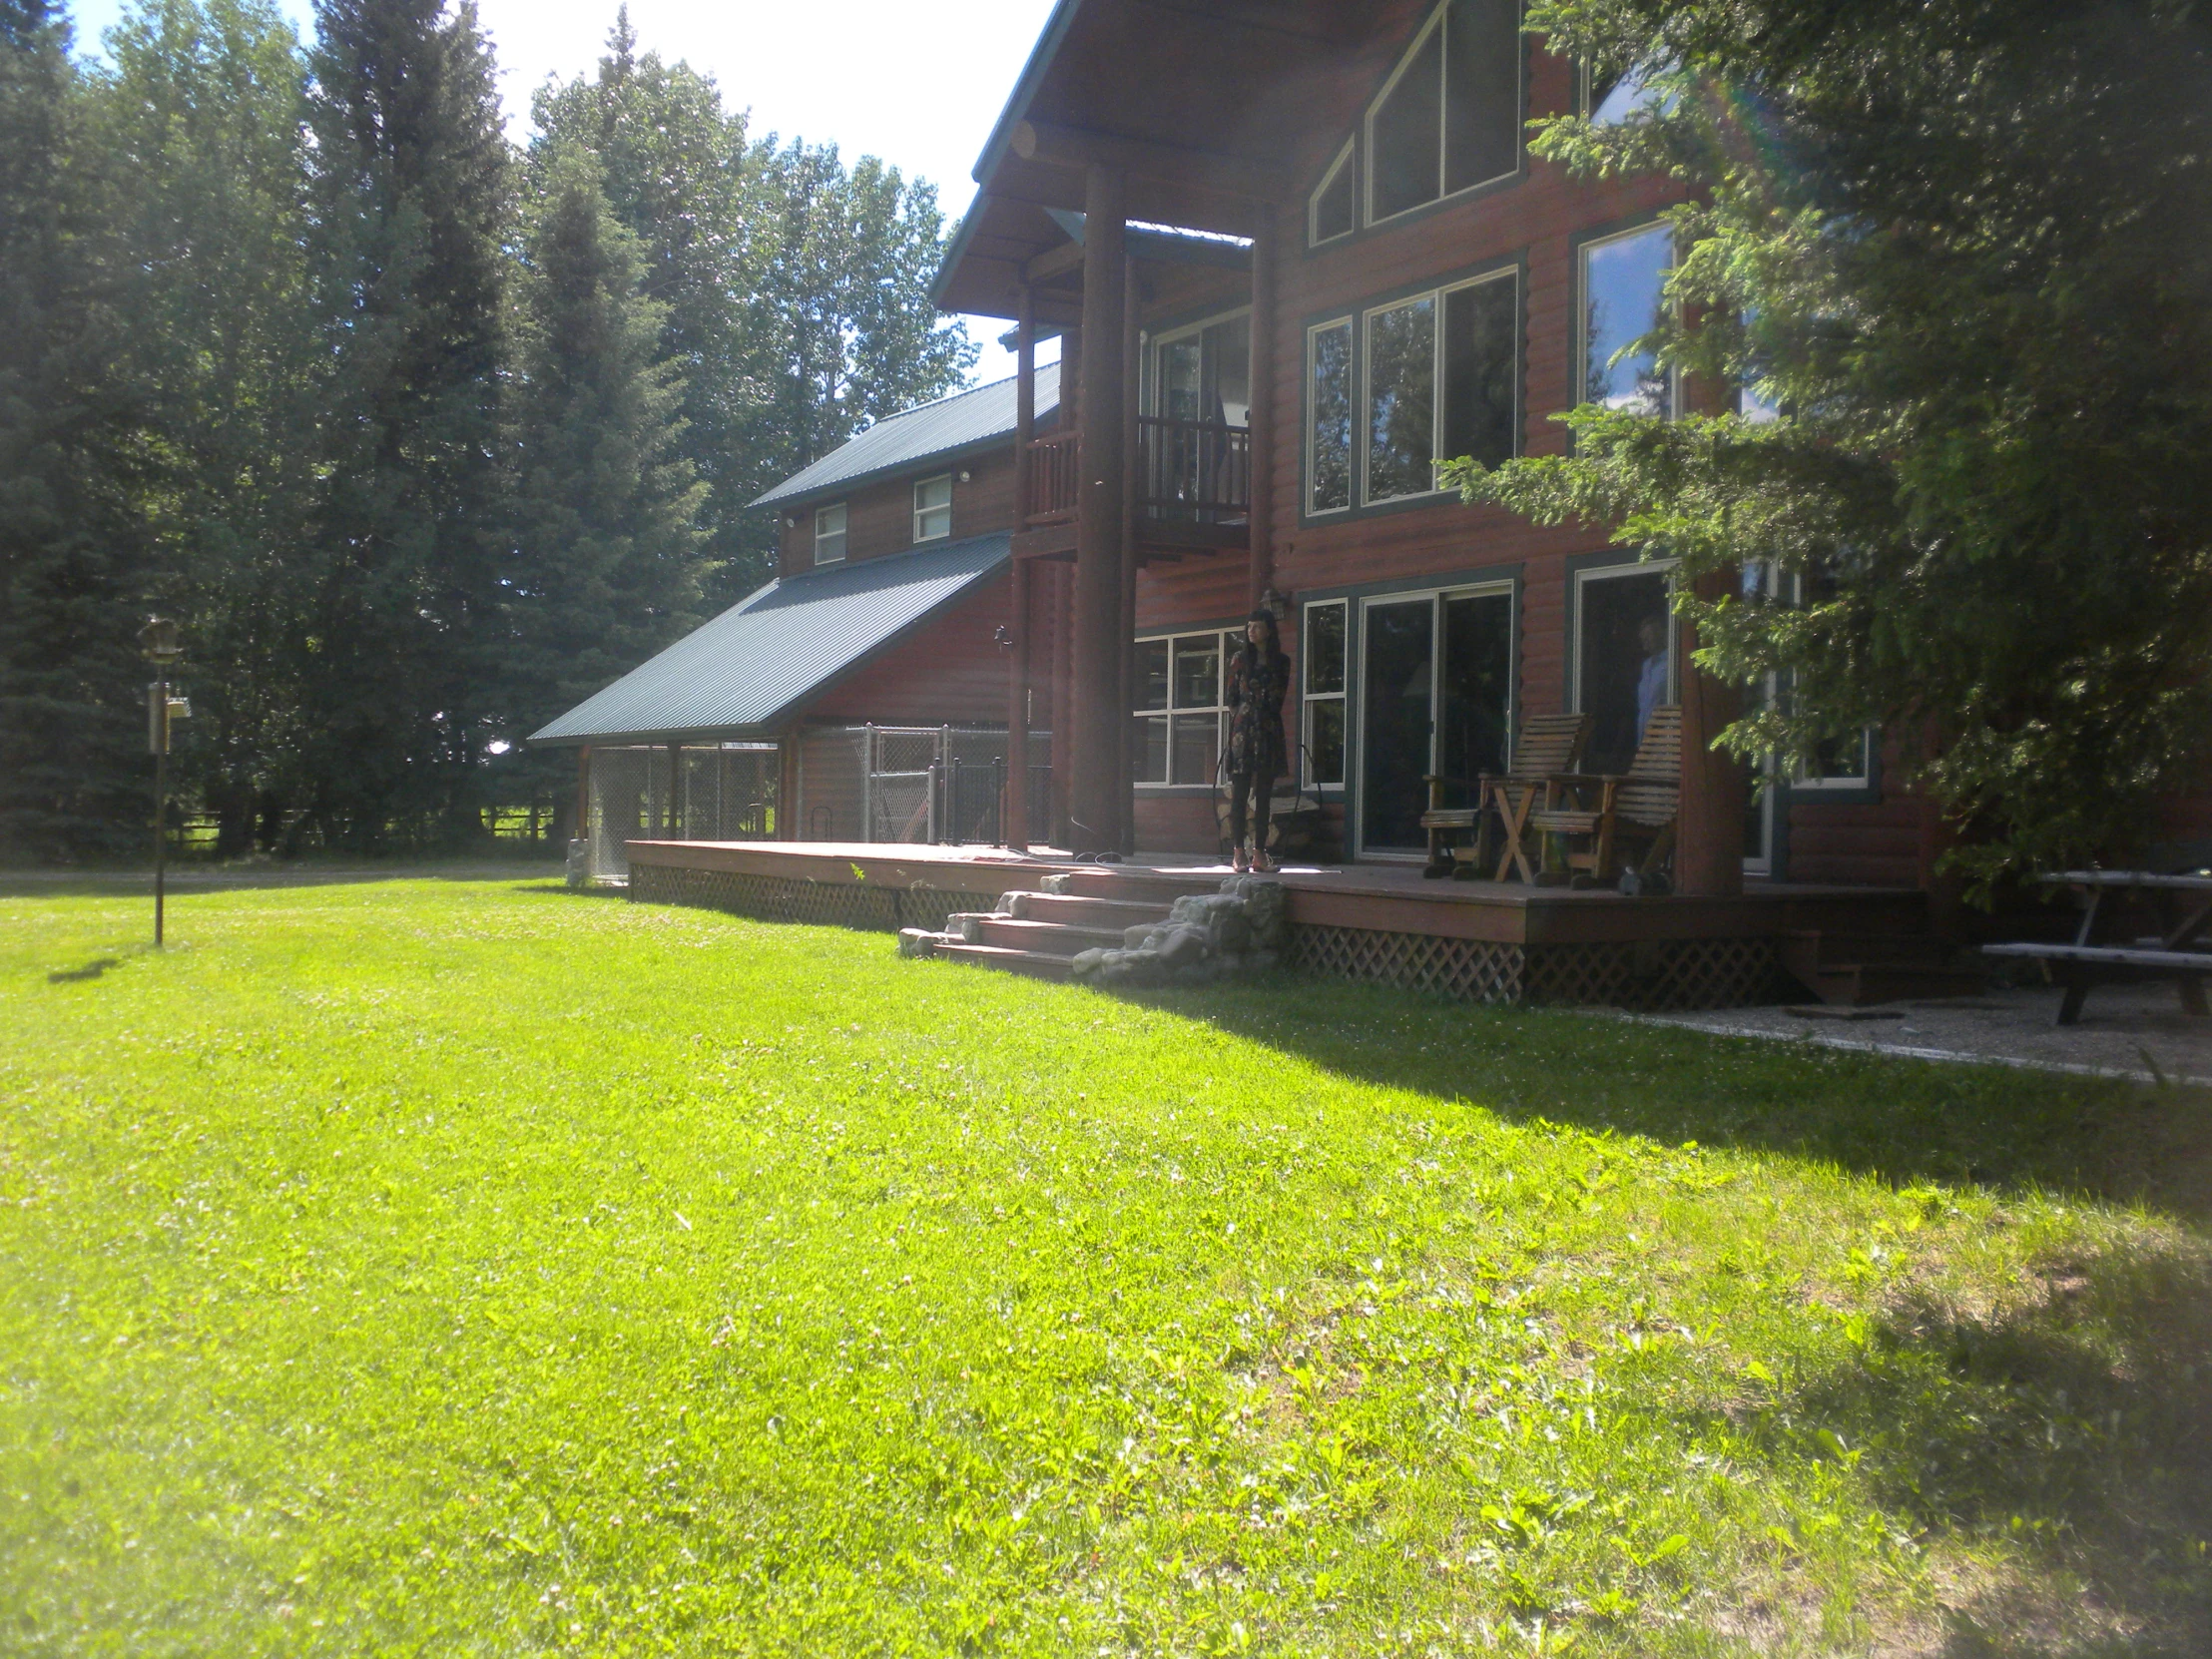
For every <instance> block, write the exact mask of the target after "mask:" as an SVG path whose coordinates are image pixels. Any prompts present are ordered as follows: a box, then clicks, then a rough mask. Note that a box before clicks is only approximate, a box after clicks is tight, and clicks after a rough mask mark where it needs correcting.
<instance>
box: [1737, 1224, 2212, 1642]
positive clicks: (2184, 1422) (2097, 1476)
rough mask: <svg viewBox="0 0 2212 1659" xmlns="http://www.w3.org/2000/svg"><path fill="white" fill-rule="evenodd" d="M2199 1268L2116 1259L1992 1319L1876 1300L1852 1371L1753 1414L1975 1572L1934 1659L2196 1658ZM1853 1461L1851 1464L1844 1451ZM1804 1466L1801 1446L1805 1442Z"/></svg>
mask: <svg viewBox="0 0 2212 1659" xmlns="http://www.w3.org/2000/svg"><path fill="white" fill-rule="evenodd" d="M2208 1358H2212V1273H2208V1272H2207V1269H2206V1266H2205V1263H2204V1261H2203V1259H2202V1258H2201V1257H2199V1258H2198V1259H2196V1260H2194V1261H2190V1260H2183V1259H2177V1258H2176V1257H2174V1256H2170V1255H2158V1254H2151V1253H2146V1252H2143V1251H2140V1250H2128V1249H2124V1248H2123V1249H2120V1250H2115V1251H2113V1252H2112V1253H2110V1254H2107V1255H2103V1256H2100V1257H2099V1258H2097V1259H2096V1260H2094V1261H2089V1262H2082V1263H2067V1264H2053V1265H2051V1266H2050V1267H2048V1268H2047V1269H2046V1270H2045V1276H2044V1277H2043V1279H2042V1280H2041V1281H2039V1282H2035V1281H2030V1282H2029V1283H2027V1284H2025V1285H2022V1286H2019V1287H2017V1288H2016V1294H2015V1296H2014V1297H2013V1298H2012V1300H2011V1301H2010V1302H2009V1303H2008V1304H2007V1305H2005V1306H2002V1307H1996V1308H1982V1309H1973V1308H1963V1307H1959V1306H1956V1305H1954V1304H1950V1303H1946V1302H1943V1301H1939V1300H1937V1299H1936V1298H1934V1297H1932V1296H1930V1295H1928V1294H1927V1293H1926V1292H1925V1291H1913V1292H1908V1293H1906V1294H1905V1295H1903V1296H1901V1297H1900V1298H1899V1299H1898V1300H1897V1301H1895V1302H1894V1303H1893V1304H1892V1306H1891V1307H1890V1308H1889V1309H1888V1310H1887V1312H1886V1315H1885V1317H1884V1318H1883V1320H1882V1321H1881V1323H1880V1324H1879V1325H1878V1326H1877V1328H1876V1329H1875V1331H1874V1333H1873V1338H1872V1340H1871V1341H1870V1342H1869V1344H1868V1345H1867V1348H1866V1349H1865V1351H1864V1352H1863V1355H1862V1356H1861V1358H1860V1362H1859V1363H1858V1364H1857V1365H1854V1366H1850V1367H1846V1368H1843V1369H1841V1370H1839V1371H1837V1372H1834V1373H1831V1374H1829V1375H1828V1376H1826V1377H1824V1378H1822V1379H1821V1380H1820V1381H1819V1383H1816V1384H1815V1385H1814V1386H1812V1387H1810V1388H1808V1389H1806V1390H1805V1391H1804V1392H1802V1393H1799V1394H1797V1395H1795V1396H1793V1397H1791V1398H1789V1399H1788V1400H1787V1401H1785V1402H1778V1403H1777V1405H1776V1407H1775V1408H1773V1409H1770V1410H1769V1411H1767V1412H1765V1413H1763V1415H1762V1419H1761V1422H1760V1424H1759V1427H1760V1430H1761V1431H1762V1433H1763V1435H1764V1434H1771V1435H1772V1436H1773V1437H1774V1438H1776V1439H1777V1440H1789V1439H1798V1440H1803V1439H1804V1438H1805V1437H1806V1436H1807V1435H1808V1434H1811V1433H1814V1432H1817V1431H1816V1430H1815V1429H1814V1426H1813V1425H1826V1426H1830V1427H1832V1430H1833V1431H1835V1432H1838V1433H1840V1434H1841V1435H1842V1436H1843V1441H1842V1442H1840V1443H1841V1444H1843V1445H1844V1446H1845V1449H1844V1450H1843V1451H1842V1453H1841V1454H1842V1455H1844V1456H1847V1457H1848V1456H1855V1455H1856V1456H1857V1457H1860V1458H1863V1459H1864V1463H1865V1472H1866V1473H1867V1474H1868V1475H1869V1476H1870V1478H1871V1482H1872V1485H1873V1488H1874V1493H1875V1496H1876V1497H1877V1499H1878V1501H1880V1502H1881V1503H1882V1504H1883V1506H1884V1507H1885V1508H1886V1509H1888V1510H1889V1511H1890V1512H1891V1513H1893V1514H1897V1515H1900V1516H1903V1517H1905V1518H1906V1519H1907V1520H1908V1521H1909V1522H1910V1523H1911V1524H1912V1525H1913V1526H1914V1527H1915V1528H1916V1529H1918V1530H1921V1531H1923V1532H1928V1533H1935V1534H1939V1535H1944V1536H1947V1537H1950V1538H1954V1539H1957V1540H1959V1541H1960V1542H1962V1543H1963V1544H1964V1545H1965V1546H1966V1549H1967V1550H1968V1551H1973V1550H1974V1548H1975V1545H1976V1544H1980V1545H1982V1546H1983V1547H1982V1548H1981V1550H1980V1551H1979V1553H1981V1554H1982V1555H1983V1557H1984V1558H1985V1559H1986V1558H1988V1557H1991V1556H1994V1555H1996V1554H1997V1553H1998V1552H1996V1551H1992V1550H1990V1549H1988V1548H1987V1547H1986V1546H1987V1545H1989V1544H1991V1543H1993V1542H1995V1541H1997V1540H2000V1539H2001V1540H2003V1541H2004V1544H2005V1546H2006V1547H2005V1549H2004V1550H2003V1551H2002V1554H2003V1555H2004V1556H2007V1557H2009V1558H2010V1566H2009V1570H2007V1569H2005V1568H2003V1567H1990V1568H1989V1569H1988V1570H1986V1571H1985V1572H1984V1573H1983V1574H1981V1575H1980V1577H1979V1580H1978V1581H1977V1582H1975V1581H1969V1582H1966V1583H1962V1584H1959V1585H1957V1586H1955V1587H1954V1590H1955V1593H1953V1594H1951V1595H1948V1596H1946V1598H1945V1599H1946V1601H1947V1602H1948V1603H1949V1604H1950V1610H1949V1625H1948V1628H1947V1629H1946V1630H1945V1632H1944V1637H1945V1645H1944V1646H1943V1648H1942V1649H1941V1650H1940V1651H1942V1652H1944V1653H1946V1654H1952V1655H1957V1656H1959V1659H1966V1656H1968V1655H1995V1654H2035V1653H2069V1654H2100V1653H2112V1654H2119V1653H2127V1654H2133V1655H2150V1654H2173V1655H2177V1656H2179V1655H2183V1654H2188V1655H2200V1654H2203V1653H2206V1652H2212V1555H2208V1550H2207V1538H2208V1536H2212V1366H2208V1365H2207V1363H2206V1362H2207V1359H2208ZM1852 1447H1856V1448H1858V1449H1857V1451H1856V1452H1854V1451H1853V1450H1851V1449H1850V1448H1852ZM1804 1449H1806V1450H1807V1451H1808V1452H1809V1454H1812V1455H1820V1454H1822V1453H1823V1451H1824V1449H1825V1450H1826V1451H1827V1452H1828V1453H1829V1454H1832V1455H1833V1454H1836V1452H1835V1448H1823V1447H1821V1446H1819V1445H1814V1446H1811V1447H1806V1448H1804Z"/></svg>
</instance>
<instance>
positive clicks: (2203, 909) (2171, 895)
mask: <svg viewBox="0 0 2212 1659" xmlns="http://www.w3.org/2000/svg"><path fill="white" fill-rule="evenodd" d="M2037 879H2038V880H2040V881H2041V882H2042V883H2043V884H2044V885H2045V886H2064V887H2071V888H2072V889H2073V891H2074V896H2075V898H2076V900H2077V901H2078V902H2079V903H2080V905H2081V924H2080V926H2078V927H2077V928H2075V929H2074V937H2073V942H2072V943H2071V944H1985V945H1983V946H1982V947H1981V949H1982V953H1983V954H1984V955H1988V956H2008V957H2012V958H2014V959H2024V960H2029V961H2039V962H2042V963H2044V964H2046V965H2047V966H2048V967H2049V969H2050V974H2051V977H2052V978H2053V979H2055V980H2056V981H2057V982H2058V984H2059V985H2060V986H2061V987H2063V989H2064V991H2065V995H2064V996H2063V997H2061V998H2060V999H2059V1003H2058V1021H2057V1023H2059V1024H2060V1025H2071V1024H2073V1023H2074V1022H2075V1021H2076V1020H2078V1019H2079V1018H2080V1017H2081V1004H2082V1001H2083V1000H2084V999H2085V998H2086V997H2087V996H2088V994H2089V992H2090V990H2091V989H2092V988H2093V987H2095V986H2097V985H2118V984H2131V983H2134V982H2136V981H2138V980H2142V979H2171V980H2173V981H2174V983H2175V984H2176V985H2177V986H2178V987H2179V989H2180V992H2181V1006H2182V1008H2183V1009H2184V1010H2185V1011H2186V1012H2188V1013H2191V1014H2196V1015H2198V1016H2200V1017H2201V1016H2204V1015H2206V1014H2208V1013H2212V1008H2208V1007H2207V1006H2206V1003H2205V998H2204V981H2205V978H2206V977H2207V976H2208V975H2212V950H2207V949H2204V948H2202V940H2203V938H2204V934H2205V930H2206V928H2207V927H2212V875H2159V874H2154V873H2152V872H2151V871H2148V870H2139V869H2069V870H2065V871H2063V872H2061V873H2059V874H2056V875H2044V876H2039V877H2037ZM2114 894H2123V895H2126V896H2128V897H2132V898H2135V899H2137V900H2144V901H2148V903H2149V904H2150V905H2151V907H2152V908H2153V909H2155V910H2156V911H2157V912H2158V914H2159V932H2158V934H2157V936H2156V937H2154V938H2149V939H2128V940H2122V939H2117V938H2114V937H2113V936H2112V935H2113V932H2114V930H2115V928H2116V926H2117V922H2116V919H2115V918H2116V917H2117V916H2118V915H2120V914H2122V913H2124V912H2125V909H2126V905H2125V904H2124V903H2119V904H2114V903H2107V902H2106V900H2107V899H2109V898H2110V897H2111V896H2112V895H2114Z"/></svg>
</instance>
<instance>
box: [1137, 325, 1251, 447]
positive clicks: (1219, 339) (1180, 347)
mask: <svg viewBox="0 0 2212 1659" xmlns="http://www.w3.org/2000/svg"><path fill="white" fill-rule="evenodd" d="M1153 361H1154V368H1153V374H1154V381H1153V384H1154V386H1155V388H1156V389H1155V391H1154V394H1153V401H1154V405H1155V412H1157V413H1159V414H1162V415H1165V416H1166V417H1167V418H1168V419H1170V420H1204V421H1211V422H1214V423H1216V424H1219V425H1228V426H1250V425H1251V424H1252V318H1251V316H1250V315H1241V316H1232V317H1225V318H1224V319H1223V320H1221V321H1219V322H1212V323H1208V324H1207V325H1206V326H1205V327H1203V328H1191V329H1188V330H1186V331H1184V332H1182V333H1179V334H1175V335H1172V336H1170V337H1169V338H1167V339H1164V340H1162V341H1161V342H1160V344H1159V347H1158V349H1157V353H1156V355H1155V357H1154V359H1153Z"/></svg>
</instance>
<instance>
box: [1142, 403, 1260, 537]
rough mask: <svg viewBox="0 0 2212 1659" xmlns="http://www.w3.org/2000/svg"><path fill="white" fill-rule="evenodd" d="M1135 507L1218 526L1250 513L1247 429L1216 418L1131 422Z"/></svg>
mask: <svg viewBox="0 0 2212 1659" xmlns="http://www.w3.org/2000/svg"><path fill="white" fill-rule="evenodd" d="M1136 460H1137V511H1138V512H1139V513H1141V514H1143V515H1144V516H1145V517H1147V518H1174V519H1183V520H1186V521H1188V522H1191V523H1195V524H1222V523H1226V522H1228V521H1229V520H1231V519H1238V518H1243V517H1245V516H1246V515H1247V514H1249V513H1250V512H1251V511H1252V432H1251V429H1250V428H1249V427H1244V426H1229V425H1225V424H1223V423H1222V422H1220V421H1216V420H1171V419H1169V418H1167V417H1165V416H1162V415H1145V416H1144V417H1142V418H1141V419H1139V420H1138V422H1137V456H1136Z"/></svg>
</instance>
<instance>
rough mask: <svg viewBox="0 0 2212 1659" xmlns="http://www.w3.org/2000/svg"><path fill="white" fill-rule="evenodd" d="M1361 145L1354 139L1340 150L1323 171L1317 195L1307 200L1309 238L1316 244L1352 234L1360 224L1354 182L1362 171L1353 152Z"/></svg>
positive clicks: (1316, 191)
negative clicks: (1356, 164) (1353, 197)
mask: <svg viewBox="0 0 2212 1659" xmlns="http://www.w3.org/2000/svg"><path fill="white" fill-rule="evenodd" d="M1357 148H1358V146H1357V145H1356V144H1355V143H1354V142H1353V141H1352V140H1350V139H1347V140H1346V141H1345V147H1344V148H1343V149H1342V150H1340V151H1338V152H1337V159H1336V160H1335V161H1333V162H1331V163H1330V164H1329V171H1328V172H1327V173H1325V174H1323V175H1322V180H1321V183H1320V184H1319V185H1318V186H1316V187H1315V189H1314V194H1313V196H1312V197H1311V198H1310V199H1308V201H1307V204H1306V241H1307V243H1308V244H1309V245H1310V246H1312V247H1315V248H1319V247H1320V246H1321V245H1322V244H1323V243H1325V242H1335V241H1336V240H1337V239H1338V238H1339V237H1349V236H1351V235H1352V233H1353V232H1354V230H1356V229H1357V228H1358V226H1359V215H1358V213H1357V211H1356V204H1355V203H1354V201H1353V199H1352V195H1353V184H1354V181H1355V180H1356V179H1357V178H1358V176H1359V175H1358V171H1357V169H1356V168H1355V167H1354V166H1353V152H1354V151H1355V150H1356V149H1357Z"/></svg>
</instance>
